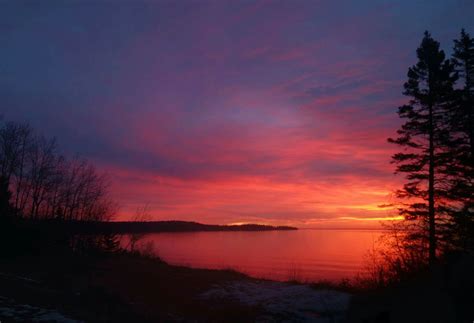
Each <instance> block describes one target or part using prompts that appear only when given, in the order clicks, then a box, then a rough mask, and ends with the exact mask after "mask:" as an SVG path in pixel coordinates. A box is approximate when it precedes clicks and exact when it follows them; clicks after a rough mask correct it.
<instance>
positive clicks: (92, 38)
mask: <svg viewBox="0 0 474 323" xmlns="http://www.w3.org/2000/svg"><path fill="white" fill-rule="evenodd" d="M428 6H429V10H427V7H428ZM466 6H471V7H472V9H474V5H471V4H467V3H466V5H465V7H466ZM341 7H344V8H346V9H348V10H341V9H340V8H341ZM465 7H464V8H465ZM461 8H462V7H461V6H453V5H450V4H448V3H446V2H445V1H427V2H426V3H417V4H413V2H412V1H399V2H398V3H397V4H395V3H392V2H390V1H380V2H374V1H357V2H352V1H334V2H326V3H320V2H318V1H301V2H299V5H298V6H295V5H294V3H293V2H292V1H286V2H285V1H278V2H269V1H234V2H224V1H209V2H206V1H176V2H171V1H169V2H168V1H162V2H153V1H150V2H132V1H130V2H126V1H125V2H117V3H114V5H113V6H112V5H111V4H110V3H109V2H107V1H104V2H95V3H87V2H84V3H81V2H64V3H62V4H61V3H56V2H55V3H54V5H50V6H48V5H42V6H37V5H35V3H34V2H33V3H30V4H27V3H24V4H21V3H13V2H12V3H11V4H7V5H5V10H3V11H2V12H0V19H1V21H2V22H3V23H2V26H1V27H0V28H1V29H3V31H2V32H0V41H1V42H2V44H4V45H2V47H3V48H2V55H3V57H4V59H3V61H2V62H0V70H1V71H2V72H1V73H0V84H1V86H0V96H1V98H2V110H1V113H0V114H3V117H4V119H5V120H13V121H20V122H21V121H28V122H30V123H31V124H32V125H33V126H34V127H35V128H37V129H41V130H42V131H43V132H44V133H45V135H48V136H55V137H57V139H58V143H59V146H60V147H61V149H63V150H64V151H65V152H66V154H68V155H70V156H73V155H75V154H78V155H79V156H82V157H85V158H87V159H89V160H91V161H92V162H93V163H94V164H95V165H97V167H98V169H99V170H101V171H104V172H105V173H107V174H108V176H109V178H110V182H111V192H112V197H113V199H114V200H116V201H117V202H118V204H119V207H120V208H119V211H118V214H117V217H116V219H117V220H130V219H132V217H133V214H134V212H135V210H136V209H137V208H138V207H142V206H144V205H147V206H148V209H149V213H150V215H151V217H152V220H185V221H197V222H202V223H209V224H243V223H256V224H271V225H292V226H296V227H301V228H317V227H325V228H337V227H376V226H379V225H380V224H379V223H380V221H382V220H391V221H397V220H401V219H402V218H401V217H400V216H398V213H397V210H396V207H395V206H393V204H394V203H395V201H394V197H393V192H394V191H395V190H396V189H397V188H399V187H400V185H401V183H402V182H403V178H402V177H400V176H397V175H395V174H393V171H394V167H393V165H391V164H390V157H391V155H392V154H393V153H394V152H395V151H396V147H392V146H391V145H390V144H388V143H387V138H388V137H391V136H394V135H395V134H396V129H397V128H398V127H399V125H400V122H401V121H400V120H399V118H398V116H397V115H396V109H397V107H398V106H399V105H401V104H403V103H404V102H406V98H404V97H403V95H402V86H403V82H404V81H405V79H406V70H407V68H408V67H409V66H411V65H412V64H414V63H415V51H414V48H416V47H417V46H418V44H419V41H420V39H421V36H422V34H423V31H424V30H426V29H428V30H430V31H432V34H433V36H435V37H436V39H439V40H440V42H441V44H442V46H443V48H444V49H445V51H446V52H450V51H451V48H452V40H453V39H454V38H455V37H457V35H458V33H459V30H460V29H461V28H462V27H465V28H470V29H471V30H472V27H473V26H474V23H473V21H472V20H471V19H472V17H471V16H472V15H468V14H467V13H466V12H468V10H466V9H463V10H461ZM349 9H350V10H349ZM410 12H416V15H414V14H412V15H410ZM471 12H474V10H471ZM401 16H404V19H403V20H401V19H400V17H401ZM447 16H449V17H457V18H456V24H453V23H452V21H453V19H451V20H449V19H445V20H442V19H441V17H447ZM400 21H403V23H401V22H400ZM448 22H449V24H448ZM25 39H27V40H28V41H27V42H26V41H24V40H25ZM25 116H26V118H25Z"/></svg>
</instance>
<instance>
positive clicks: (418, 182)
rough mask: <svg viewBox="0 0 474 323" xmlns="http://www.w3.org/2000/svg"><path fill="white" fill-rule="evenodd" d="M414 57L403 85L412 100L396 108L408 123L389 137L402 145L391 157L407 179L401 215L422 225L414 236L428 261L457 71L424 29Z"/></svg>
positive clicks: (439, 207) (432, 256) (441, 193)
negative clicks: (424, 248)
mask: <svg viewBox="0 0 474 323" xmlns="http://www.w3.org/2000/svg"><path fill="white" fill-rule="evenodd" d="M417 57H418V62H417V63H416V65H414V66H412V67H411V68H409V70H408V81H407V82H406V83H405V84H404V89H405V91H404V95H406V96H408V97H410V102H409V104H407V105H403V106H401V107H399V109H398V114H399V116H400V118H402V119H406V121H405V123H404V124H403V125H402V126H401V128H400V129H399V130H398V131H397V133H398V138H396V139H392V138H389V139H388V141H389V142H391V143H395V144H397V145H399V146H400V147H401V148H403V150H402V152H399V153H397V154H395V155H393V156H392V161H393V163H395V164H397V168H396V172H397V173H405V174H406V179H407V182H406V183H405V184H404V186H403V188H402V189H400V190H398V191H397V196H398V197H399V198H403V199H407V202H406V203H404V204H403V206H402V207H400V209H399V211H400V214H401V215H403V216H405V218H407V219H416V220H419V223H420V224H421V226H420V227H419V230H418V232H416V233H415V234H414V236H413V237H414V239H418V240H419V239H420V237H421V239H425V240H427V243H428V252H429V256H428V260H429V263H430V264H431V263H433V262H435V260H436V251H437V232H436V229H437V228H436V222H437V217H438V216H439V215H440V214H441V211H442V210H443V209H444V207H443V205H442V200H441V199H439V197H440V196H444V195H446V193H445V190H446V186H445V182H444V178H443V176H442V175H441V173H442V172H441V169H442V168H443V167H444V166H443V165H444V159H445V158H446V156H447V155H446V151H447V148H446V143H447V138H449V129H448V126H447V122H448V121H447V119H448V118H447V117H446V112H447V111H448V110H449V105H450V104H451V103H452V96H453V85H454V82H455V81H456V73H454V67H453V65H452V64H451V62H450V61H449V60H446V59H445V54H444V52H443V51H442V50H440V49H439V43H438V42H437V41H435V40H434V39H433V38H432V37H431V35H430V34H429V33H428V32H425V34H424V37H423V40H422V42H421V45H420V47H419V48H418V49H417Z"/></svg>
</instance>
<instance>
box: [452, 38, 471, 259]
mask: <svg viewBox="0 0 474 323" xmlns="http://www.w3.org/2000/svg"><path fill="white" fill-rule="evenodd" d="M453 62H454V64H455V67H456V71H457V73H458V75H459V76H460V81H461V84H460V85H461V88H460V89H458V90H457V91H456V99H457V100H456V103H455V104H453V106H452V110H451V114H450V116H451V119H450V126H451V137H452V139H451V144H450V147H451V149H450V154H451V157H452V158H451V160H450V164H449V166H450V167H449V168H448V169H447V170H448V172H449V175H450V176H452V185H451V188H450V191H449V198H450V199H451V200H452V201H453V202H454V205H453V207H452V209H451V214H452V215H453V220H454V221H453V222H454V227H453V228H451V231H452V236H453V241H454V242H455V244H456V245H455V247H459V248H461V249H463V250H471V251H472V250H473V249H474V236H473V235H474V223H473V222H474V220H473V218H474V39H473V38H471V37H470V36H469V34H468V33H466V32H465V31H464V29H463V30H462V31H461V35H460V38H459V39H457V40H455V41H454V51H453Z"/></svg>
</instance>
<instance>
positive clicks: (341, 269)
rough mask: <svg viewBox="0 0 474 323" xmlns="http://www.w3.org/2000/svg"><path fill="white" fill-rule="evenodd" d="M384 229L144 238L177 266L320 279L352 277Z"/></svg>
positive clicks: (361, 267) (264, 275)
mask: <svg viewBox="0 0 474 323" xmlns="http://www.w3.org/2000/svg"><path fill="white" fill-rule="evenodd" d="M381 234H382V231H378V230H311V229H300V230H297V231H263V232H186V233H156V234H149V235H146V236H145V238H144V239H143V240H142V241H141V244H142V245H144V244H146V243H149V242H150V241H152V242H153V245H154V253H155V254H156V255H158V256H159V257H161V258H162V259H163V260H165V261H166V262H168V263H170V264H173V265H184V266H189V267H194V268H212V269H234V270H237V271H240V272H242V273H246V274H248V275H250V276H252V277H257V278H268V279H273V280H298V281H305V282H307V281H317V280H321V279H327V280H333V281H334V280H339V279H341V278H351V277H353V276H354V275H356V274H357V273H359V272H361V271H363V269H364V261H365V260H366V259H365V257H366V254H367V252H368V251H369V250H370V249H371V248H372V247H373V245H374V243H375V241H376V240H377V239H378V238H379V237H380V235H381Z"/></svg>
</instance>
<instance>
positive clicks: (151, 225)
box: [23, 220, 298, 234]
mask: <svg viewBox="0 0 474 323" xmlns="http://www.w3.org/2000/svg"><path fill="white" fill-rule="evenodd" d="M23 224H24V225H27V226H29V225H33V226H35V227H38V228H39V227H44V228H48V229H53V228H54V229H61V230H63V231H67V232H72V233H78V234H131V233H160V232H211V231H290V230H298V228H295V227H290V226H271V225H262V224H241V225H217V224H203V223H198V222H188V221H147V222H136V221H116V222H115V221H110V222H104V221H58V220H38V221H31V220H26V221H24V222H23Z"/></svg>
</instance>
